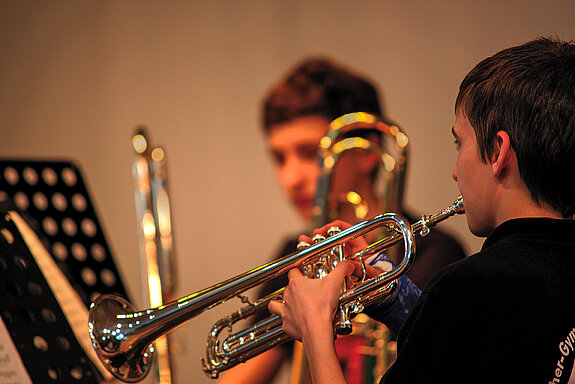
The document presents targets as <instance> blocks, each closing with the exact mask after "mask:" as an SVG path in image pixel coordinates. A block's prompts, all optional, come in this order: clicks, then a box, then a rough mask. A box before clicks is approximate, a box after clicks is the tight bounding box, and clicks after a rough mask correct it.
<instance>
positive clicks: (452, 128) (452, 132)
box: [451, 127, 457, 138]
mask: <svg viewBox="0 0 575 384" xmlns="http://www.w3.org/2000/svg"><path fill="white" fill-rule="evenodd" d="M451 134H452V135H453V137H455V138H457V135H456V134H455V127H451Z"/></svg>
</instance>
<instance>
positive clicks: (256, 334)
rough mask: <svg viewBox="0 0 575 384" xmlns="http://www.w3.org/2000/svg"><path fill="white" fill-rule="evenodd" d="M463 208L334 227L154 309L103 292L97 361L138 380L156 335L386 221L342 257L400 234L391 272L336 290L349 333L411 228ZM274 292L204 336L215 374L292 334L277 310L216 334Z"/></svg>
mask: <svg viewBox="0 0 575 384" xmlns="http://www.w3.org/2000/svg"><path fill="white" fill-rule="evenodd" d="M463 212H464V208H463V202H462V199H461V198H458V199H457V200H456V201H455V202H454V203H453V204H452V205H451V206H450V207H448V208H446V209H444V210H442V211H440V212H438V213H437V214H435V215H431V216H423V217H422V218H421V220H419V221H417V222H416V223H414V224H412V225H411V226H410V225H409V223H408V222H407V221H406V220H405V219H404V218H403V217H402V216H400V215H397V214H394V213H386V214H382V215H378V216H376V217H374V218H372V219H370V220H367V221H364V222H361V223H358V224H356V225H354V226H352V227H350V228H348V229H346V230H343V231H340V232H338V233H334V234H333V235H332V236H331V237H328V238H327V239H325V240H323V241H319V242H317V243H315V244H313V245H311V246H309V247H307V248H305V249H303V250H301V251H299V252H296V253H293V254H291V255H288V256H285V257H283V258H281V259H279V260H276V261H274V262H271V263H268V264H264V265H262V266H259V267H257V268H254V269H252V270H250V271H247V272H245V273H243V274H240V275H238V276H236V277H233V278H230V279H228V280H225V281H223V282H220V283H217V284H215V285H213V286H211V287H209V288H206V289H203V290H201V291H198V292H196V293H193V294H191V295H188V296H185V297H182V298H180V299H178V300H175V301H173V302H171V303H168V304H165V305H161V306H159V307H157V308H150V309H147V310H141V311H137V310H136V309H135V308H133V307H132V305H130V303H128V302H127V301H126V300H124V299H122V298H121V297H119V296H116V295H102V296H100V297H98V298H97V299H96V301H95V302H94V303H93V304H92V305H91V308H90V316H89V321H88V326H89V332H90V337H91V338H92V343H93V346H94V348H95V350H96V352H97V354H98V356H99V358H100V359H101V361H102V363H103V364H104V365H105V366H106V367H107V369H108V370H110V372H111V373H112V374H113V375H114V376H115V377H117V378H118V379H120V380H123V381H125V382H137V381H140V380H142V379H143V378H144V377H145V376H146V374H147V373H148V371H149V369H150V363H151V362H152V355H153V347H151V345H152V343H153V342H154V341H155V340H156V339H157V338H159V337H161V336H163V335H166V334H167V333H168V332H170V331H172V330H173V329H175V328H177V327H179V326H180V325H182V324H184V323H185V322H187V321H188V320H190V319H192V318H194V317H196V316H198V315H200V314H201V313H203V312H205V311H207V310H208V309H210V308H213V307H214V306H216V305H218V304H220V303H222V302H224V301H226V300H228V299H230V298H232V297H234V296H238V295H240V294H241V293H242V292H244V291H246V290H248V289H250V288H253V287H255V286H256V285H258V284H261V283H264V282H266V281H267V280H269V279H271V278H273V277H275V276H278V275H280V274H282V273H285V272H287V271H288V270H289V269H291V268H315V267H318V268H317V269H322V268H323V269H325V268H328V269H329V267H330V264H331V263H332V261H333V260H332V258H331V254H332V253H341V252H340V251H336V250H339V249H340V248H341V245H342V244H344V243H345V242H347V241H349V240H350V239H352V238H355V237H358V236H362V235H364V234H367V233H369V232H370V231H373V230H378V229H379V228H381V227H384V226H385V227H387V228H388V229H390V230H391V231H392V234H391V235H390V236H388V237H386V238H384V239H381V240H379V241H377V242H375V243H373V244H370V245H369V246H367V247H366V248H365V249H363V250H361V251H360V252H357V253H355V254H354V255H351V256H349V257H347V259H353V260H356V259H357V260H360V261H361V260H363V258H365V257H368V256H370V255H372V254H375V253H377V252H380V251H382V250H384V249H385V248H387V247H389V246H391V245H394V244H396V243H399V242H400V241H402V240H403V245H404V248H405V256H404V258H403V260H402V262H401V263H400V264H399V265H398V266H397V267H396V268H394V269H393V270H392V271H389V272H386V273H382V274H381V275H379V276H377V277H375V278H371V279H366V280H365V281H362V282H361V283H358V284H357V285H355V286H353V287H351V288H350V289H349V290H347V291H346V292H345V293H343V294H342V295H341V296H340V305H339V311H338V312H339V314H340V318H339V320H338V321H336V323H337V324H342V328H341V329H342V330H343V332H347V331H349V319H350V318H351V317H352V316H353V315H354V314H356V313H359V312H361V310H363V307H364V306H367V305H369V304H371V303H372V302H374V301H377V300H379V299H380V298H381V296H383V295H386V294H387V293H388V292H389V290H390V289H392V286H393V284H394V281H395V280H396V279H397V278H398V277H399V276H401V275H402V274H403V273H405V271H406V270H407V269H408V268H409V267H410V266H411V264H412V262H413V255H414V252H415V244H414V234H415V233H420V234H426V233H427V232H428V231H429V228H430V227H432V226H434V225H435V224H437V223H438V222H440V221H443V220H445V219H446V218H448V217H450V216H452V215H454V214H458V213H463ZM332 266H333V265H332ZM390 284H391V285H392V286H390ZM276 293H277V294H276V295H271V296H268V297H267V298H264V299H261V300H258V301H257V302H256V303H251V304H249V305H247V306H245V307H244V308H241V309H239V310H238V311H236V312H234V313H232V314H230V315H229V316H227V317H226V318H224V319H222V320H220V321H218V322H217V323H216V324H215V325H214V327H213V328H212V331H211V332H210V334H209V335H208V341H207V348H208V349H207V352H206V354H207V357H206V359H204V360H203V369H204V371H205V372H206V374H207V375H209V376H210V377H212V378H217V377H218V374H219V373H220V372H221V371H224V370H226V369H229V368H232V367H233V366H235V365H237V364H239V363H241V362H244V361H246V360H247V359H249V358H251V357H253V356H255V355H257V354H259V353H262V352H265V351H267V350H269V349H270V348H272V347H274V346H276V345H278V344H280V343H283V342H285V341H288V340H289V339H290V336H288V335H287V334H285V333H284V332H283V331H282V326H281V318H280V317H279V316H271V317H269V318H267V319H264V320H262V321H261V322H259V323H257V324H255V325H254V326H252V327H251V328H248V329H245V330H242V331H239V332H237V333H236V334H232V335H230V336H229V337H228V338H227V339H225V340H224V341H223V342H221V343H220V341H219V340H218V339H217V338H218V335H219V333H220V331H221V330H223V329H224V328H227V329H229V330H230V332H231V328H232V325H233V324H234V323H235V322H236V321H238V320H241V319H245V318H247V317H248V316H250V315H252V314H254V313H255V312H257V311H258V310H260V309H264V308H267V303H268V302H269V301H270V300H272V299H275V298H277V297H278V296H279V295H280V294H281V292H276ZM336 331H337V332H342V331H338V330H336Z"/></svg>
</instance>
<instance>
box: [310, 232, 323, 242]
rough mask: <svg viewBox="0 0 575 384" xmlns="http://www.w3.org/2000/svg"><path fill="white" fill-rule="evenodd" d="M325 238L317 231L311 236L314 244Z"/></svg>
mask: <svg viewBox="0 0 575 384" xmlns="http://www.w3.org/2000/svg"><path fill="white" fill-rule="evenodd" d="M324 240H325V236H324V235H320V234H319V233H318V234H317V235H314V236H313V237H312V241H313V243H314V244H317V243H319V242H320V241H324Z"/></svg>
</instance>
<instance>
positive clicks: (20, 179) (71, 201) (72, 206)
mask: <svg viewBox="0 0 575 384" xmlns="http://www.w3.org/2000/svg"><path fill="white" fill-rule="evenodd" d="M2 194H6V195H7V196H8V198H9V199H10V200H12V202H13V203H14V205H15V206H16V208H17V210H18V212H20V213H21V214H22V215H24V216H26V217H27V218H28V219H30V220H31V221H32V222H33V225H34V227H35V229H36V231H37V232H38V233H39V235H40V236H41V237H44V238H45V239H46V240H47V241H48V244H47V247H48V251H49V252H50V253H51V254H52V256H53V257H54V259H55V260H56V261H57V262H59V263H60V264H63V265H65V268H66V269H67V272H68V273H69V276H70V277H71V283H72V284H73V285H74V286H77V287H78V288H79V291H80V292H81V293H82V294H83V297H82V298H83V300H84V303H85V304H86V306H89V305H90V303H91V302H92V301H93V299H94V298H95V297H96V296H98V295H100V294H105V293H117V294H119V295H121V296H123V297H128V294H127V292H126V288H125V287H124V284H123V283H122V280H121V278H120V274H119V272H118V269H117V267H116V264H115V262H114V259H113V257H112V253H111V251H110V247H109V245H108V242H107V241H106V238H105V235H104V231H103V229H102V226H101V224H100V221H99V220H98V216H97V215H96V211H95V208H94V205H93V204H92V200H91V199H90V194H89V192H88V188H87V185H86V183H85V182H84V179H83V177H82V173H81V171H80V169H79V167H78V166H77V165H75V164H74V163H73V162H72V161H37V160H7V159H0V195H2Z"/></svg>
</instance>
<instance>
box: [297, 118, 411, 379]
mask: <svg viewBox="0 0 575 384" xmlns="http://www.w3.org/2000/svg"><path fill="white" fill-rule="evenodd" d="M356 149H361V150H364V151H367V152H369V153H372V154H374V155H375V156H376V157H377V159H378V162H379V165H380V166H379V167H378V171H379V175H377V176H378V177H375V176H376V175H375V174H374V175H373V179H372V180H371V183H372V185H373V186H374V189H375V186H376V185H377V183H378V182H379V185H378V186H379V189H380V191H379V193H377V192H375V190H370V191H361V193H367V194H369V195H370V196H371V195H373V194H376V195H377V196H374V197H375V198H376V200H377V203H379V206H378V207H375V208H374V207H369V202H367V200H366V199H365V198H364V196H361V193H358V192H360V191H357V190H356V191H351V190H350V191H334V187H333V186H332V181H333V176H334V172H335V168H336V165H337V164H338V162H339V161H340V159H342V156H344V155H345V154H346V153H347V152H348V151H351V150H356ZM408 154H409V139H408V137H407V135H406V134H405V133H404V132H403V131H402V130H401V129H400V128H399V127H397V126H395V125H390V124H386V123H384V122H383V121H382V120H380V119H379V118H378V117H377V116H375V115H372V114H369V113H365V112H355V113H349V114H346V115H343V116H341V117H339V118H337V119H335V120H333V121H332V122H331V123H330V125H329V129H328V131H327V133H326V135H325V136H324V138H322V140H321V142H320V146H319V150H318V159H319V169H320V176H319V178H318V187H317V192H316V196H315V200H314V206H313V208H312V217H313V219H312V221H313V227H314V228H317V227H321V226H323V225H325V224H327V223H328V222H330V221H333V220H335V219H338V218H341V217H340V212H339V210H338V209H337V204H336V203H341V202H343V204H349V205H352V206H353V207H354V213H355V215H354V216H355V217H354V220H355V221H361V220H363V219H365V217H366V215H367V214H368V212H369V210H370V209H372V210H375V211H377V212H401V209H402V206H403V195H404V190H405V178H406V173H407V162H408ZM348 171H353V170H348ZM370 199H371V200H372V199H373V198H370ZM388 234H389V233H386V231H382V233H379V234H376V235H377V236H379V237H383V236H385V235H388ZM399 252H400V250H399V249H397V247H396V248H394V249H388V250H387V251H386V253H387V254H388V256H389V257H390V258H392V259H393V260H394V261H396V262H398V258H399V254H398V253H399ZM354 335H358V336H361V337H362V338H363V339H364V341H363V345H361V348H360V347H357V348H356V349H357V351H356V353H361V354H362V355H363V357H364V359H365V360H364V364H366V365H370V367H367V366H364V367H363V368H364V370H365V371H364V372H363V373H364V374H365V375H366V381H365V383H368V382H373V383H378V382H379V379H380V378H381V376H383V374H384V373H385V371H386V370H387V369H388V368H389V366H390V365H391V363H392V362H393V360H394V359H395V348H394V343H393V342H392V341H391V340H390V332H389V330H388V329H387V327H386V326H385V325H383V324H381V323H379V322H377V321H375V320H373V319H371V318H369V317H368V316H367V315H364V314H360V315H359V316H357V317H356V318H355V319H354ZM368 360H369V363H368ZM367 368H369V369H367ZM310 381H311V378H309V372H308V367H307V361H306V359H305V354H304V352H303V348H302V346H301V344H300V343H296V345H295V349H294V358H293V366H292V380H291V383H292V384H301V383H307V382H310Z"/></svg>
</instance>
